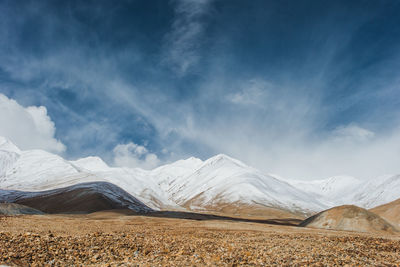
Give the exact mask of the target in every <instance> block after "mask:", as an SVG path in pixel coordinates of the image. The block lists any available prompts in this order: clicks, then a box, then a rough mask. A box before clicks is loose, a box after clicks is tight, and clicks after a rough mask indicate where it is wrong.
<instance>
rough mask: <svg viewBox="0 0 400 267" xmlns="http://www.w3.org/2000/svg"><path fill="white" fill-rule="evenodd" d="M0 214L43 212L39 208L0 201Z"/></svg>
mask: <svg viewBox="0 0 400 267" xmlns="http://www.w3.org/2000/svg"><path fill="white" fill-rule="evenodd" d="M0 214H3V215H22V214H44V213H43V212H41V211H40V210H37V209H34V208H31V207H28V206H25V205H20V204H16V203H0Z"/></svg>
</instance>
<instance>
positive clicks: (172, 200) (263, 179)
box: [0, 137, 400, 215]
mask: <svg viewBox="0 0 400 267" xmlns="http://www.w3.org/2000/svg"><path fill="white" fill-rule="evenodd" d="M71 192H72V193H71ZM399 192H400V175H386V176H381V177H378V178H376V179H371V180H360V179H357V178H354V177H350V176H335V177H330V178H327V179H321V180H312V181H299V180H291V179H287V178H281V177H278V176H276V175H271V174H267V173H264V172H262V171H260V170H257V169H255V168H253V167H251V166H248V165H246V164H244V163H243V162H241V161H239V160H237V159H234V158H231V157H229V156H227V155H223V154H220V155H217V156H214V157H212V158H209V159H207V160H205V161H202V160H200V159H198V158H194V157H191V158H188V159H185V160H178V161H176V162H173V163H170V164H167V165H163V166H161V167H158V168H155V169H153V170H143V169H139V168H116V167H110V166H108V165H107V164H106V163H105V162H104V161H103V160H102V159H101V158H99V157H87V158H82V159H78V160H75V161H68V160H65V159H63V158H62V157H60V156H58V155H55V154H51V153H48V152H46V151H43V150H26V151H21V150H20V149H19V148H18V147H17V146H15V145H14V144H13V143H12V142H10V141H9V140H7V139H6V138H4V137H0V202H4V201H7V202H16V203H20V204H29V203H38V201H39V202H40V200H43V201H42V202H44V200H46V199H49V200H48V201H49V203H53V204H54V201H53V200H50V199H51V198H49V197H50V196H57V199H59V200H60V199H61V200H62V199H64V201H67V200H68V201H69V207H70V209H69V210H67V211H70V212H74V211H75V212H83V210H80V209H77V208H75V206H77V205H78V206H79V205H81V204H79V203H80V202H79V201H86V202H87V203H89V202H90V201H89V202H88V198H87V196H88V195H90V196H95V199H98V200H99V199H101V201H102V202H101V203H102V204H101V205H100V206H101V207H103V208H104V209H105V208H106V207H128V208H130V209H132V210H136V211H150V210H182V211H184V210H191V211H216V212H225V211H227V210H229V211H230V212H232V211H233V213H235V211H236V212H239V211H241V212H242V211H243V210H246V212H248V213H249V214H251V213H252V212H254V211H258V212H263V210H269V211H271V210H280V211H285V212H288V213H293V214H303V215H309V214H312V213H315V212H319V211H322V210H325V209H327V208H331V207H334V206H338V205H344V204H352V205H358V206H360V207H363V208H372V207H375V206H378V205H382V204H385V203H388V202H390V201H393V200H395V199H398V198H399V197H400V193H399ZM76 196H79V197H81V198H79V197H78V198H76ZM52 199H54V198H52ZM91 199H92V198H91ZM57 203H58V204H57V205H62V203H61V202H60V201H58V202H57ZM38 205H39V204H36V206H32V205H31V206H32V207H34V208H38V207H39V206H40V205H42V206H40V207H41V208H42V209H40V208H38V209H39V210H42V211H43V209H46V210H47V211H50V212H57V211H60V210H59V209H57V208H55V206H54V205H55V204H54V205H53V206H51V205H50V204H43V203H42V204H40V205H39V206H38ZM46 205H47V206H46ZM82 205H83V204H82ZM28 206H29V205H28ZM88 209H89V210H91V209H92V207H90V208H88ZM94 210H96V209H94Z"/></svg>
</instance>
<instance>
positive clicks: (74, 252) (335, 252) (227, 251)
mask: <svg viewBox="0 0 400 267" xmlns="http://www.w3.org/2000/svg"><path fill="white" fill-rule="evenodd" d="M0 263H5V264H8V265H22V266H25V265H32V266H34V265H56V266H57V265H58V266H65V265H72V264H74V265H85V266H88V265H111V266H120V265H122V266H131V265H133V266H136V265H140V266H148V265H151V266H166V265H167V266H189V265H190V266H204V265H218V266H220V265H222V266H225V265H226V266H232V265H239V264H240V265H260V266H262V265H265V266H271V265H286V266H296V265H312V264H315V265H345V264H350V265H362V266H368V265H386V266H396V264H399V263H400V240H399V238H398V236H393V235H392V236H389V235H388V236H377V235H371V234H361V233H352V232H336V231H329V230H316V229H306V228H300V227H294V226H279V225H271V224H261V223H252V222H239V221H228V220H202V221H196V220H184V219H171V218H157V217H145V216H125V215H124V214H119V213H115V212H102V213H95V214H91V215H73V216H72V215H70V216H60V215H30V216H17V217H0ZM397 266H398V265H397Z"/></svg>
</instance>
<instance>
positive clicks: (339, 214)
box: [300, 205, 397, 234]
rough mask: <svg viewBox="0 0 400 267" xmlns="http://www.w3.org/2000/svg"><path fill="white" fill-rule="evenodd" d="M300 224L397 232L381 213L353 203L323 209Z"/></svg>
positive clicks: (333, 228) (346, 229) (375, 231)
mask: <svg viewBox="0 0 400 267" xmlns="http://www.w3.org/2000/svg"><path fill="white" fill-rule="evenodd" d="M300 226H304V227H311V228H320V229H332V230H342V231H356V232H374V233H383V234H393V233H396V232H397V230H396V228H395V227H394V226H392V225H391V224H390V223H389V222H387V221H386V220H384V219H383V218H381V217H380V216H379V215H377V214H375V213H373V212H370V211H368V210H366V209H363V208H360V207H357V206H353V205H344V206H339V207H334V208H331V209H328V210H325V211H322V212H320V213H318V214H316V215H314V216H311V217H310V218H308V219H306V220H304V221H303V222H302V223H301V224H300Z"/></svg>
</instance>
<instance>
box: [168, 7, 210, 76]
mask: <svg viewBox="0 0 400 267" xmlns="http://www.w3.org/2000/svg"><path fill="white" fill-rule="evenodd" d="M175 2H176V6H175V20H174V22H173V24H172V28H171V31H170V32H169V33H168V34H167V35H166V36H165V42H166V43H165V50H166V54H165V59H164V62H166V63H168V64H170V65H171V66H172V67H173V68H174V69H175V71H176V72H177V73H178V74H184V73H185V72H186V71H187V70H188V69H189V68H190V67H192V66H193V65H195V64H196V63H197V62H198V60H199V55H198V51H197V50H198V48H199V46H200V44H201V41H200V38H201V37H202V35H203V33H204V23H203V20H202V18H203V17H204V16H205V15H206V14H208V11H209V6H210V2H211V0H178V1H175Z"/></svg>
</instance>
